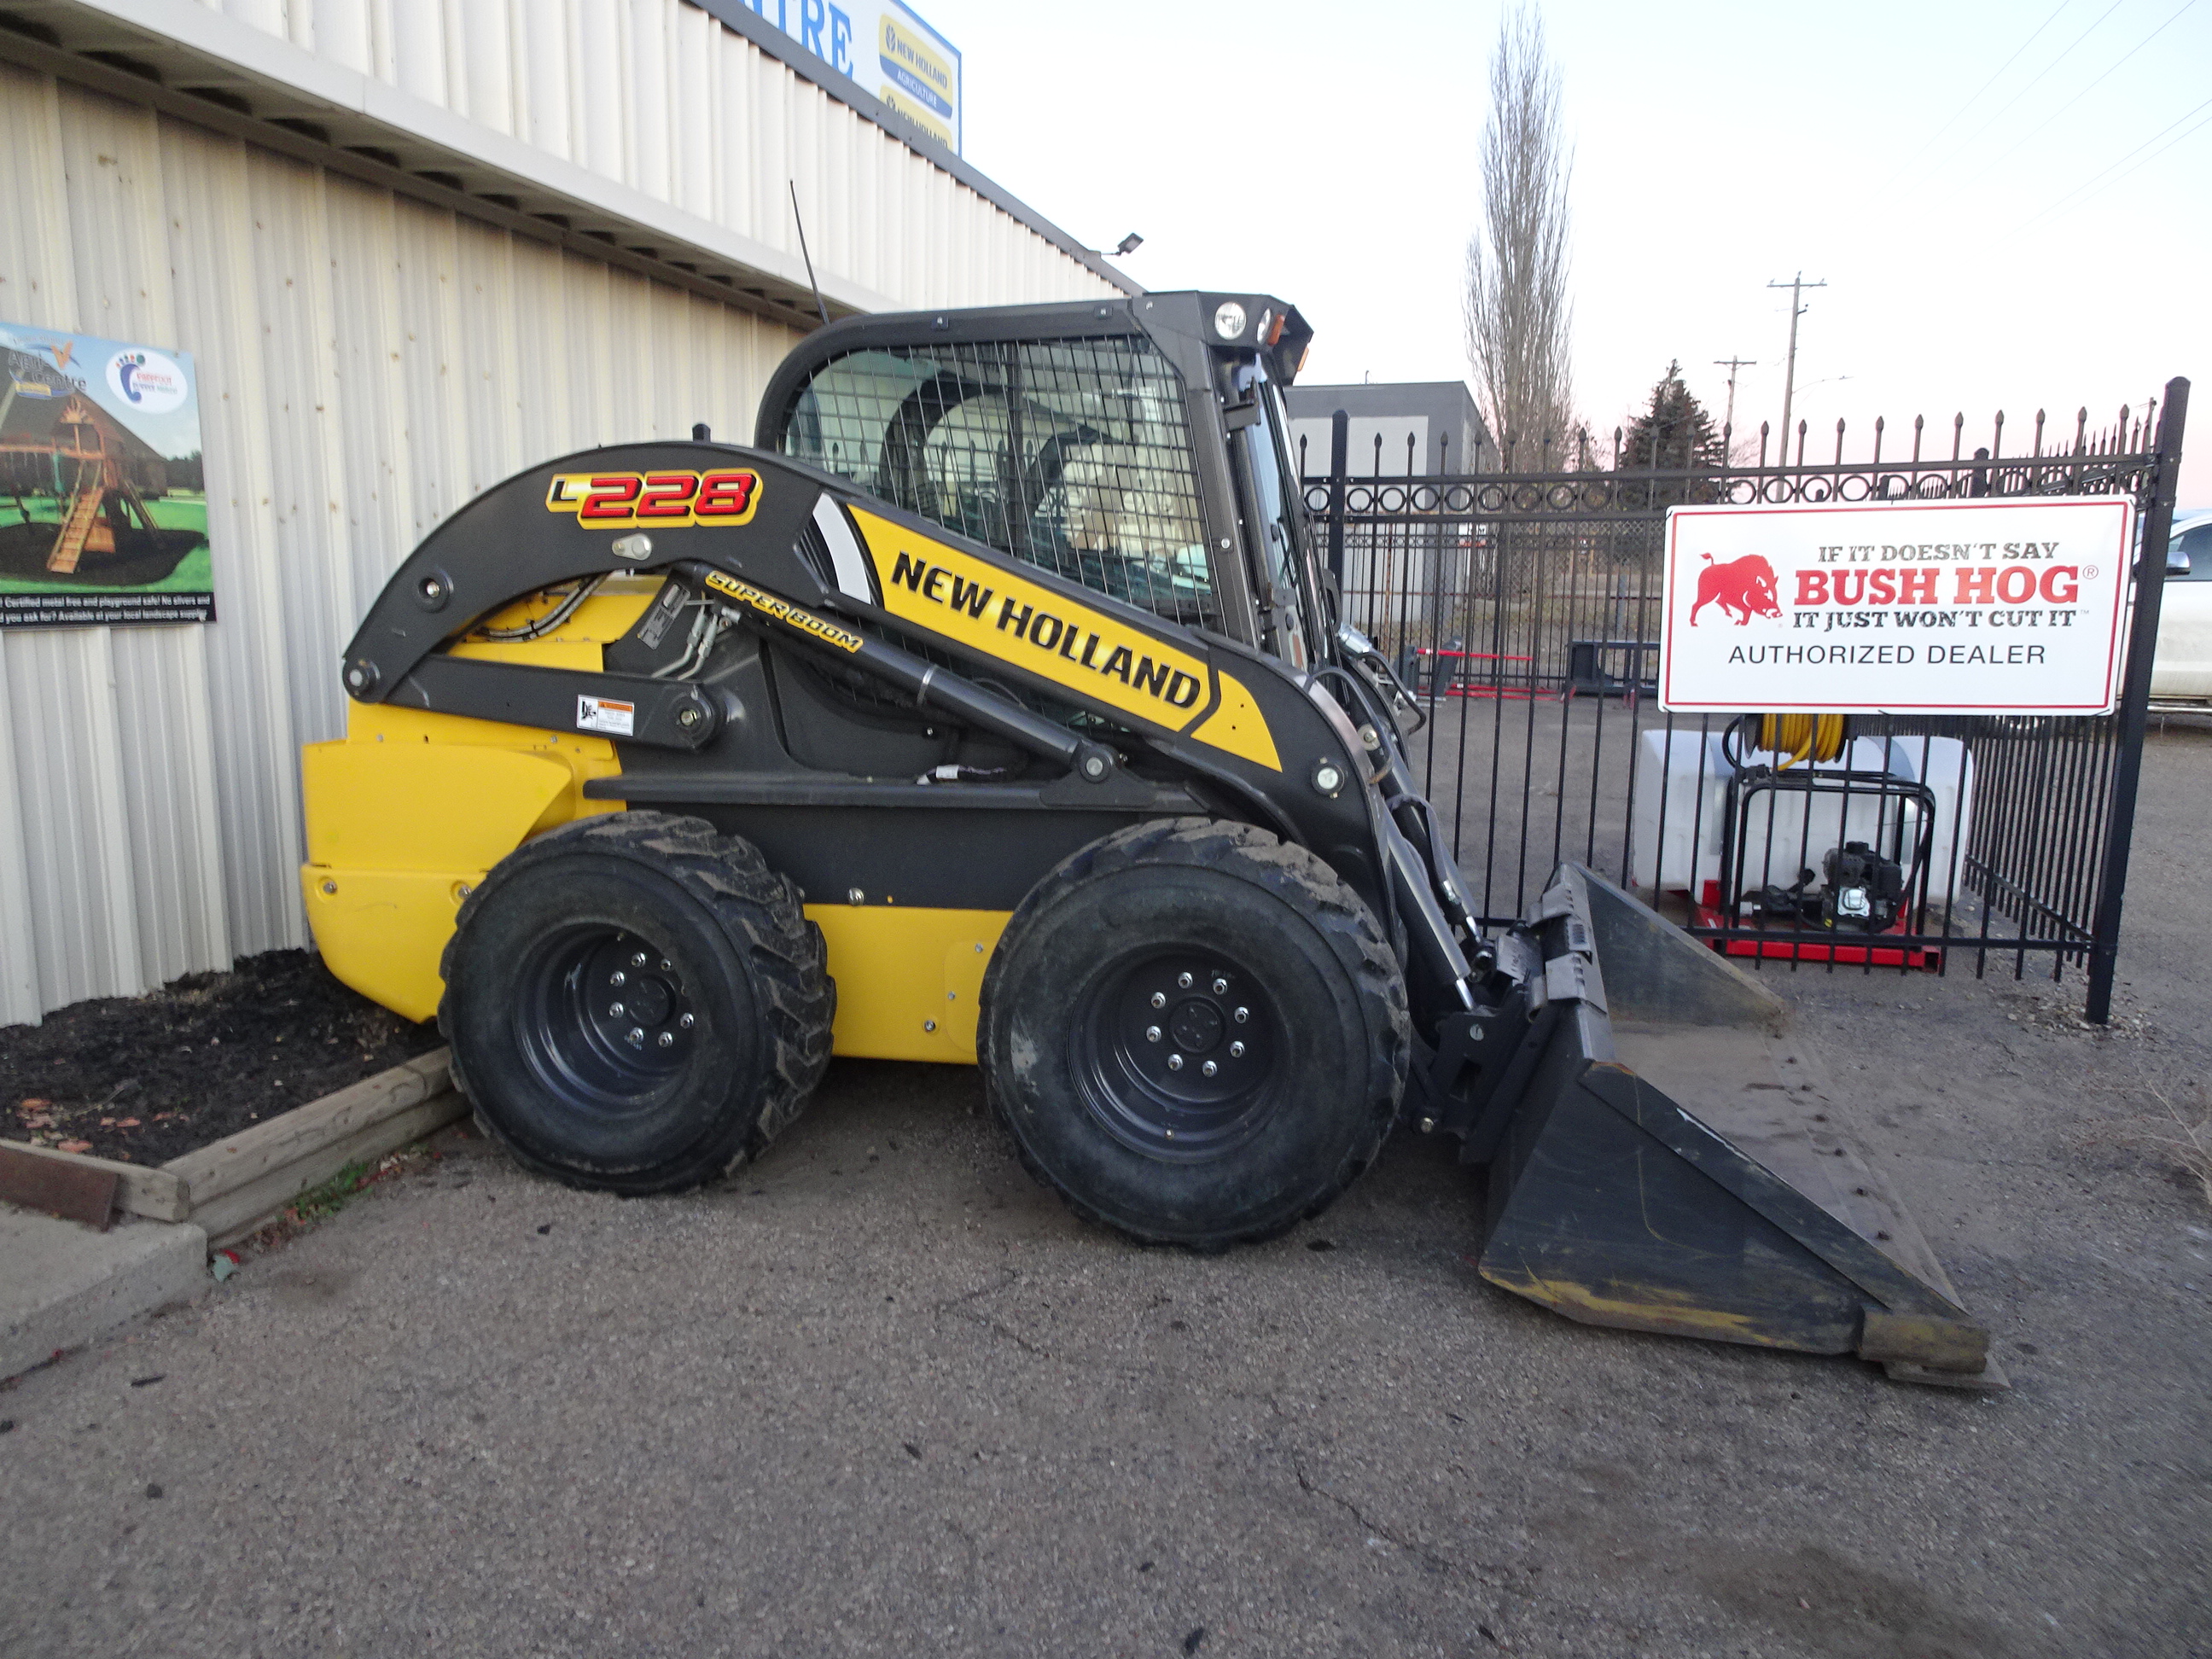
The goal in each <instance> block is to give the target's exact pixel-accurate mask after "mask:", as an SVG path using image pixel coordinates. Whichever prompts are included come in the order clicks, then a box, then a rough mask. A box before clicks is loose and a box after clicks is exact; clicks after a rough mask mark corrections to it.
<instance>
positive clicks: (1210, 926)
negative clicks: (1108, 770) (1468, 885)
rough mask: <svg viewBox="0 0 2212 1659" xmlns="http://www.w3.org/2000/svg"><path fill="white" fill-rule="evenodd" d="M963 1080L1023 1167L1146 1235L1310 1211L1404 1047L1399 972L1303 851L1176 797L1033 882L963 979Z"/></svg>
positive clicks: (1347, 896) (1204, 1237) (1176, 1238)
mask: <svg viewBox="0 0 2212 1659" xmlns="http://www.w3.org/2000/svg"><path fill="white" fill-rule="evenodd" d="M980 1037H981V1041H980V1042H979V1043H978V1047H979V1048H980V1050H981V1061H982V1066H983V1080H984V1086H985V1089H986V1091H987V1094H988V1096H989V1098H990V1100H991V1103H992V1106H993V1109H994V1112H995V1113H996V1114H997V1115H998V1117H999V1119H1000V1121H1001V1122H1002V1123H1003V1124H1004V1125H1005V1126H1006V1129H1007V1130H1008V1132H1009V1133H1011V1134H1012V1136H1013V1139H1014V1144H1015V1146H1016V1147H1017V1148H1018V1150H1019V1152H1020V1154H1021V1157H1022V1160H1023V1162H1024V1164H1026V1165H1027V1166H1028V1168H1029V1170H1030V1172H1031V1174H1033V1175H1035V1176H1036V1177H1037V1178H1038V1179H1039V1180H1040V1181H1042V1182H1044V1183H1045V1184H1046V1185H1048V1186H1049V1187H1051V1188H1054V1190H1056V1191H1057V1192H1058V1193H1059V1194H1060V1196H1061V1197H1062V1198H1063V1199H1064V1200H1066V1202H1067V1204H1068V1205H1069V1206H1070V1207H1071V1208H1073V1210H1075V1211H1076V1212H1078V1213H1079V1214H1080V1215H1083V1216H1085V1217H1086V1218H1090V1219H1091V1220H1095V1221H1098V1222H1102V1223H1103V1224H1104V1225H1108V1226H1111V1227H1115V1228H1117V1229H1119V1230H1120V1231H1122V1232H1125V1233H1127V1234H1129V1235H1130V1236H1131V1237H1134V1238H1138V1239H1139V1240H1142V1241H1144V1242H1146V1243H1175V1244H1183V1245H1188V1246H1190V1247H1193V1248H1194V1249H1222V1248H1225V1247H1226V1246H1228V1245H1231V1244H1235V1243H1244V1242H1249V1241H1252V1240H1257V1239H1262V1238H1267V1237H1272V1236H1273V1235H1274V1234H1277V1233H1279V1232H1281V1231H1284V1230H1285V1229H1286V1228H1289V1227H1291V1226H1293V1225H1297V1222H1299V1221H1300V1220H1302V1219H1304V1218H1307V1217H1309V1216H1314V1215H1318V1214H1319V1213H1320V1212H1322V1210H1324V1209H1326V1208H1327V1207H1328V1205H1329V1204H1330V1203H1332V1202H1333V1201H1334V1200H1335V1198H1336V1197H1337V1195H1338V1194H1340V1193H1341V1192H1342V1191H1343V1190H1344V1189H1345V1188H1346V1187H1347V1186H1348V1185H1350V1184H1351V1182H1352V1181H1353V1179H1355V1178H1356V1177H1357V1176H1358V1175H1359V1173H1360V1172H1361V1171H1362V1170H1364V1169H1365V1168H1366V1167H1367V1166H1368V1164H1370V1163H1372V1162H1373V1161H1374V1158H1375V1154H1376V1151H1377V1149H1378V1148H1379V1147H1380V1146H1381V1145H1382V1143H1383V1137H1384V1135H1386V1134H1387V1133H1389V1127H1390V1124H1391V1121H1392V1120H1393V1118H1394V1117H1395V1114H1396V1111H1397V1107H1398V1099H1399V1096H1400V1094H1401V1092H1402V1091H1403V1089H1404V1086H1405V1079H1406V1066H1407V1059H1408V1056H1409V1054H1410V1052H1411V1047H1412V1039H1411V1022H1410V1019H1409V1018H1408V1016H1407V1007H1406V989H1405V981H1404V978H1403V975H1401V972H1400V969H1399V967H1398V963H1397V961H1396V959H1395V957H1393V956H1392V955H1391V952H1390V950H1389V946H1388V945H1386V944H1385V943H1384V941H1383V933H1382V929H1381V928H1380V927H1379V926H1378V925H1377V924H1376V920H1375V917H1374V915H1373V913H1372V912H1370V910H1369V909H1368V908H1367V907H1366V905H1364V903H1363V902H1361V901H1360V899H1359V897H1358V895H1356V894H1355V893H1353V892H1352V890H1351V889H1350V888H1348V887H1347V886H1346V885H1345V884H1344V882H1343V881H1342V880H1341V879H1340V878H1339V877H1338V876H1337V875H1336V873H1335V872H1334V871H1332V870H1331V869H1329V867H1328V866H1327V865H1325V864H1323V863H1322V861H1321V860H1319V859H1318V858H1316V857H1315V856H1314V855H1313V854H1310V853H1308V852H1306V851H1304V849H1303V848H1297V847H1293V846H1290V845H1287V844H1285V842H1281V841H1279V840H1278V839H1277V838H1276V837H1275V836H1272V835H1269V834H1268V833H1267V831H1265V830H1262V829H1255V828H1253V827H1252V826H1250V825H1249V824H1239V823H1216V822H1213V821H1211V820H1208V819H1204V818H1182V819H1174V820H1168V821H1164V822H1156V823H1146V824H1139V825H1137V826H1134V827H1133V828H1131V829H1125V830H1122V831H1120V832H1118V833H1116V834H1115V835H1112V836H1107V837H1105V838H1104V839H1103V840H1101V841H1098V842H1093V843H1092V844H1091V846H1089V847H1086V848H1083V849H1082V850H1081V851H1080V852H1078V853H1076V854H1074V855H1073V856H1072V857H1070V858H1069V859H1068V860H1066V861H1065V862H1064V863H1062V864H1061V865H1060V866H1059V867H1058V868H1057V869H1055V870H1054V871H1053V872H1052V873H1051V874H1050V875H1048V876H1047V877H1046V878H1044V880H1042V882H1040V883H1039V884H1037V885H1036V888H1035V889H1034V890H1032V891H1031V892H1030V895H1029V896H1028V897H1027V898H1025V899H1024V901H1023V902H1022V904H1021V907H1020V908H1018V910H1016V912H1015V913H1014V915H1013V919H1012V921H1010V922H1009V923H1008V924H1007V927H1006V934H1005V936H1004V938H1003V939H1001V941H1000V945H999V949H998V951H997V953H996V954H995V955H994V957H993V958H992V962H991V966H990V969H989V971H988V972H987V975H985V977H984V981H983V997H982V1009H981V1031H980Z"/></svg>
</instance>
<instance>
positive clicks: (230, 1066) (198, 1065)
mask: <svg viewBox="0 0 2212 1659" xmlns="http://www.w3.org/2000/svg"><path fill="white" fill-rule="evenodd" d="M440 1042H441V1039H440V1037H439V1036H438V1027H437V1025H436V1024H435V1022H431V1023H428V1024H422V1025H416V1024H410V1023H409V1022H408V1021H406V1020H404V1019H402V1018H400V1017H399V1016H398V1015H397V1014H395V1013H392V1012H390V1011H389V1010H387V1009H384V1008H380V1007H378V1006H376V1004H374V1003H373V1002H371V1001H369V1000H368V998H366V997H363V996H362V995H360V994H357V993H356V992H353V991H349V990H348V989H347V988H346V987H344V986H343V985H341V984H339V983H338V982H337V980H335V979H333V978H331V975H330V972H329V970H328V969H325V967H324V966H323V963H322V959H321V958H320V957H314V956H311V955H309V954H308V953H307V951H265V952H264V953H263V954H262V955H260V956H258V957H243V958H241V959H240V961H239V962H238V963H237V964H236V965H235V966H234V967H233V968H232V969H231V970H230V971H229V972H228V973H227V974H188V975H185V977H184V978H182V979H180V980H177V981H173V983H171V984H168V985H165V986H163V987H161V989H160V990H158V991H155V992H154V993H152V994H149V995H147V996H143V997H103V998H100V999H98V1000H94V1001H91V1002H78V1003H72V1004H71V1005H70V1006H68V1007H66V1008H62V1009H58V1010H56V1011H55V1012H52V1013H51V1014H48V1015H47V1016H46V1021H45V1023H44V1024H40V1025H6V1026H0V1139H9V1140H30V1141H35V1142H37V1143H39V1144H40V1145H41V1146H64V1147H66V1148H67V1149H68V1150H69V1151H70V1152H91V1153H94V1155H95V1156H98V1157H100V1158H121V1159H124V1160H126V1161H128V1162H130V1163H133V1164H161V1163H166V1162H167V1160H169V1159H170V1158H175V1157H177V1156H179V1154H180V1153H184V1152H191V1151H192V1150H194V1149H195V1148H197V1147H200V1146H207V1145H209V1144H210V1142H212V1141H216V1140H220V1139H222V1138H223V1137H224V1136H225V1135H230V1134H235V1133H238V1131H240V1129H245V1128H249V1127H252V1125H254V1124H256V1123H258V1122H260V1121H262V1120H263V1119H264V1118H268V1117H273V1116H275V1115H276V1114H277V1113H279V1112H285V1111H289V1110H290V1109H292V1108H293V1107H295V1106H300V1105H304V1104H305V1103H307V1102H308V1101H311V1100H315V1099H319V1098H320V1097H322V1096H324V1095H326V1094H329V1093H331V1091H334V1090H337V1089H343V1088H344V1087H345V1086H346V1085H348V1084H349V1083H357V1082H359V1081H360V1080H361V1079H362V1078H365V1077H370V1076H374V1074H375V1073H378V1072H381V1071H384V1070H386V1069H387V1068H389V1067H391V1066H397V1065H398V1064H399V1062H400V1061H402V1060H408V1059H410V1058H412V1057H413V1056H415V1055H416V1054H423V1053H425V1052H427V1051H428V1050H429V1049H432V1048H437V1047H438V1046H439V1043H440Z"/></svg>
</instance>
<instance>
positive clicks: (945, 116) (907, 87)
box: [708, 0, 960, 155]
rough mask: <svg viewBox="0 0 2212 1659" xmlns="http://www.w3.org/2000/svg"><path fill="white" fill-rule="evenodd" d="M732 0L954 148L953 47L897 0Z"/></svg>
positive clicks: (956, 66) (956, 88)
mask: <svg viewBox="0 0 2212 1659" xmlns="http://www.w3.org/2000/svg"><path fill="white" fill-rule="evenodd" d="M735 3H737V4H738V5H741V6H743V7H744V9H746V10H747V11H749V12H751V13H752V14H753V15H755V16H757V17H760V18H763V19H765V20H766V21H769V22H771V23H773V24H775V26H776V27H778V28H780V29H781V30H782V31H783V32H784V33H786V34H787V35H789V36H790V37H791V38H792V39H793V40H796V41H798V42H799V45H800V46H804V47H805V49H806V50H807V51H809V52H812V53H813V54H814V55H815V56H816V57H817V58H820V59H821V60H822V61H823V63H825V64H829V67H830V68H831V69H834V70H836V71H837V73H838V74H840V75H842V76H845V77H846V78H847V79H848V80H850V81H853V82H856V83H858V84H859V85H860V87H861V88H864V89H865V90H866V91H868V92H872V93H873V94H875V95H876V96H877V97H878V99H880V100H883V102H884V104H885V105H886V106H888V107H890V109H892V110H894V111H896V112H897V113H899V114H901V115H903V116H904V117H906V118H907V119H908V120H909V121H911V122H913V123H914V124H915V125H916V126H918V127H920V128H921V130H922V131H924V132H926V133H927V134H928V135H929V136H930V137H933V138H934V139H936V140H937V141H938V142H939V143H941V144H943V145H944V146H945V148H946V149H949V150H951V152H952V153H953V154H954V155H958V154H959V153H960V53H959V52H957V50H956V49H955V48H954V46H953V45H952V43H951V41H949V40H946V39H945V37H944V36H943V35H941V34H939V33H938V32H937V31H936V30H935V29H933V28H932V27H930V26H929V25H928V24H927V23H925V22H923V21H921V17H920V16H919V15H917V14H916V13H915V12H913V11H911V10H909V9H908V8H907V7H905V6H902V5H901V4H899V3H898V0H735ZM708 9H709V10H712V9H713V8H712V7H711V6H710V7H708Z"/></svg>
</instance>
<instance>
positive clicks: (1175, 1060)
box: [1168, 1054, 1182, 1072]
mask: <svg viewBox="0 0 2212 1659" xmlns="http://www.w3.org/2000/svg"><path fill="white" fill-rule="evenodd" d="M1168 1070H1170V1072H1180V1071H1181V1070H1182V1055H1181V1054H1170V1055H1169V1056H1168Z"/></svg>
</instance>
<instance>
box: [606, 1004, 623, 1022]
mask: <svg viewBox="0 0 2212 1659" xmlns="http://www.w3.org/2000/svg"><path fill="white" fill-rule="evenodd" d="M622 1012H623V1006H622V1004H620V1003H619V1002H610V1003H609V1004H608V1005H607V1017H608V1018H611V1019H620V1018H622Z"/></svg>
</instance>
